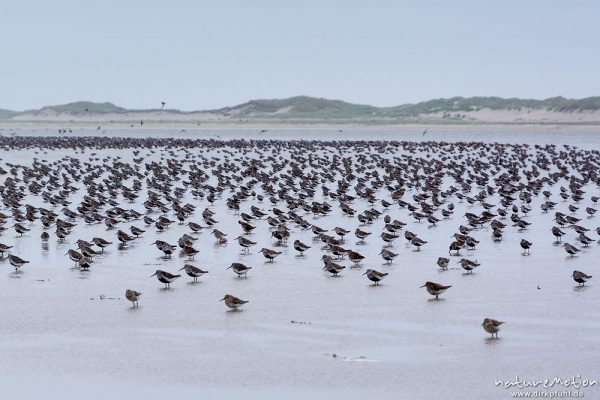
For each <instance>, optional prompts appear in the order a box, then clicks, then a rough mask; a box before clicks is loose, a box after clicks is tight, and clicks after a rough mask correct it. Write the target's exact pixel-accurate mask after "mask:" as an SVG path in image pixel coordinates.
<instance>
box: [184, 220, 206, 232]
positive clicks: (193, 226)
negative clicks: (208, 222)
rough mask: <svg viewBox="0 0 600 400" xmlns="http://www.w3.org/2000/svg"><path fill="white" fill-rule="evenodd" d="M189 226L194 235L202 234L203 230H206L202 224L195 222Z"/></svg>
mask: <svg viewBox="0 0 600 400" xmlns="http://www.w3.org/2000/svg"><path fill="white" fill-rule="evenodd" d="M187 226H188V227H189V228H190V229H191V230H192V231H193V232H194V233H198V232H200V231H201V230H202V229H204V227H203V226H202V225H200V224H197V223H195V222H188V224H187Z"/></svg>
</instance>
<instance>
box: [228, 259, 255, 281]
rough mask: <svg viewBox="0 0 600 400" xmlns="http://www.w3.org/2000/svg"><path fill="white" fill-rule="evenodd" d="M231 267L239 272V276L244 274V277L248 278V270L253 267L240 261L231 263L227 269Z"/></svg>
mask: <svg viewBox="0 0 600 400" xmlns="http://www.w3.org/2000/svg"><path fill="white" fill-rule="evenodd" d="M229 268H231V269H232V270H233V272H235V273H236V274H237V276H238V278H241V277H242V275H243V276H244V278H247V277H248V275H247V274H248V271H250V270H251V269H252V267H247V266H245V265H244V264H242V263H238V262H234V263H231V265H230V266H229V267H227V269H229Z"/></svg>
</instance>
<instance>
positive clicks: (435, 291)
mask: <svg viewBox="0 0 600 400" xmlns="http://www.w3.org/2000/svg"><path fill="white" fill-rule="evenodd" d="M421 287H424V288H426V289H427V292H428V293H429V294H430V295H432V296H435V299H436V300H437V299H438V296H439V295H440V294H442V293H444V292H445V291H446V290H447V289H448V288H451V287H452V285H449V286H445V285H441V284H439V283H435V282H429V281H427V282H425V284H424V285H423V286H421Z"/></svg>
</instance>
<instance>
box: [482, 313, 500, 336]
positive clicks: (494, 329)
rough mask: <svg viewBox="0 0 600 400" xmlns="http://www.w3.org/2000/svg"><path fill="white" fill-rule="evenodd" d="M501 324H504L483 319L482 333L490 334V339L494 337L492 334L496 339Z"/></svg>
mask: <svg viewBox="0 0 600 400" xmlns="http://www.w3.org/2000/svg"><path fill="white" fill-rule="evenodd" d="M503 323H504V322H502V321H497V320H495V319H491V318H485V319H484V320H483V323H482V324H481V326H483V330H484V331H486V332H487V333H491V334H492V338H493V337H494V334H496V338H498V331H499V330H500V325H502V324H503Z"/></svg>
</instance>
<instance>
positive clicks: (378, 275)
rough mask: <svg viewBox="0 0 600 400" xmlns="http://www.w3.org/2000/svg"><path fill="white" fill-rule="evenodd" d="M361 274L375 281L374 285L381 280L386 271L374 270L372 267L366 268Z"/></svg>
mask: <svg viewBox="0 0 600 400" xmlns="http://www.w3.org/2000/svg"><path fill="white" fill-rule="evenodd" d="M363 275H367V278H368V279H369V280H370V281H372V282H375V285H376V286H377V285H379V281H380V280H382V279H383V278H385V277H386V276H387V275H388V273H387V272H379V271H376V270H374V269H368V270H366V271H365V273H364V274H363Z"/></svg>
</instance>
